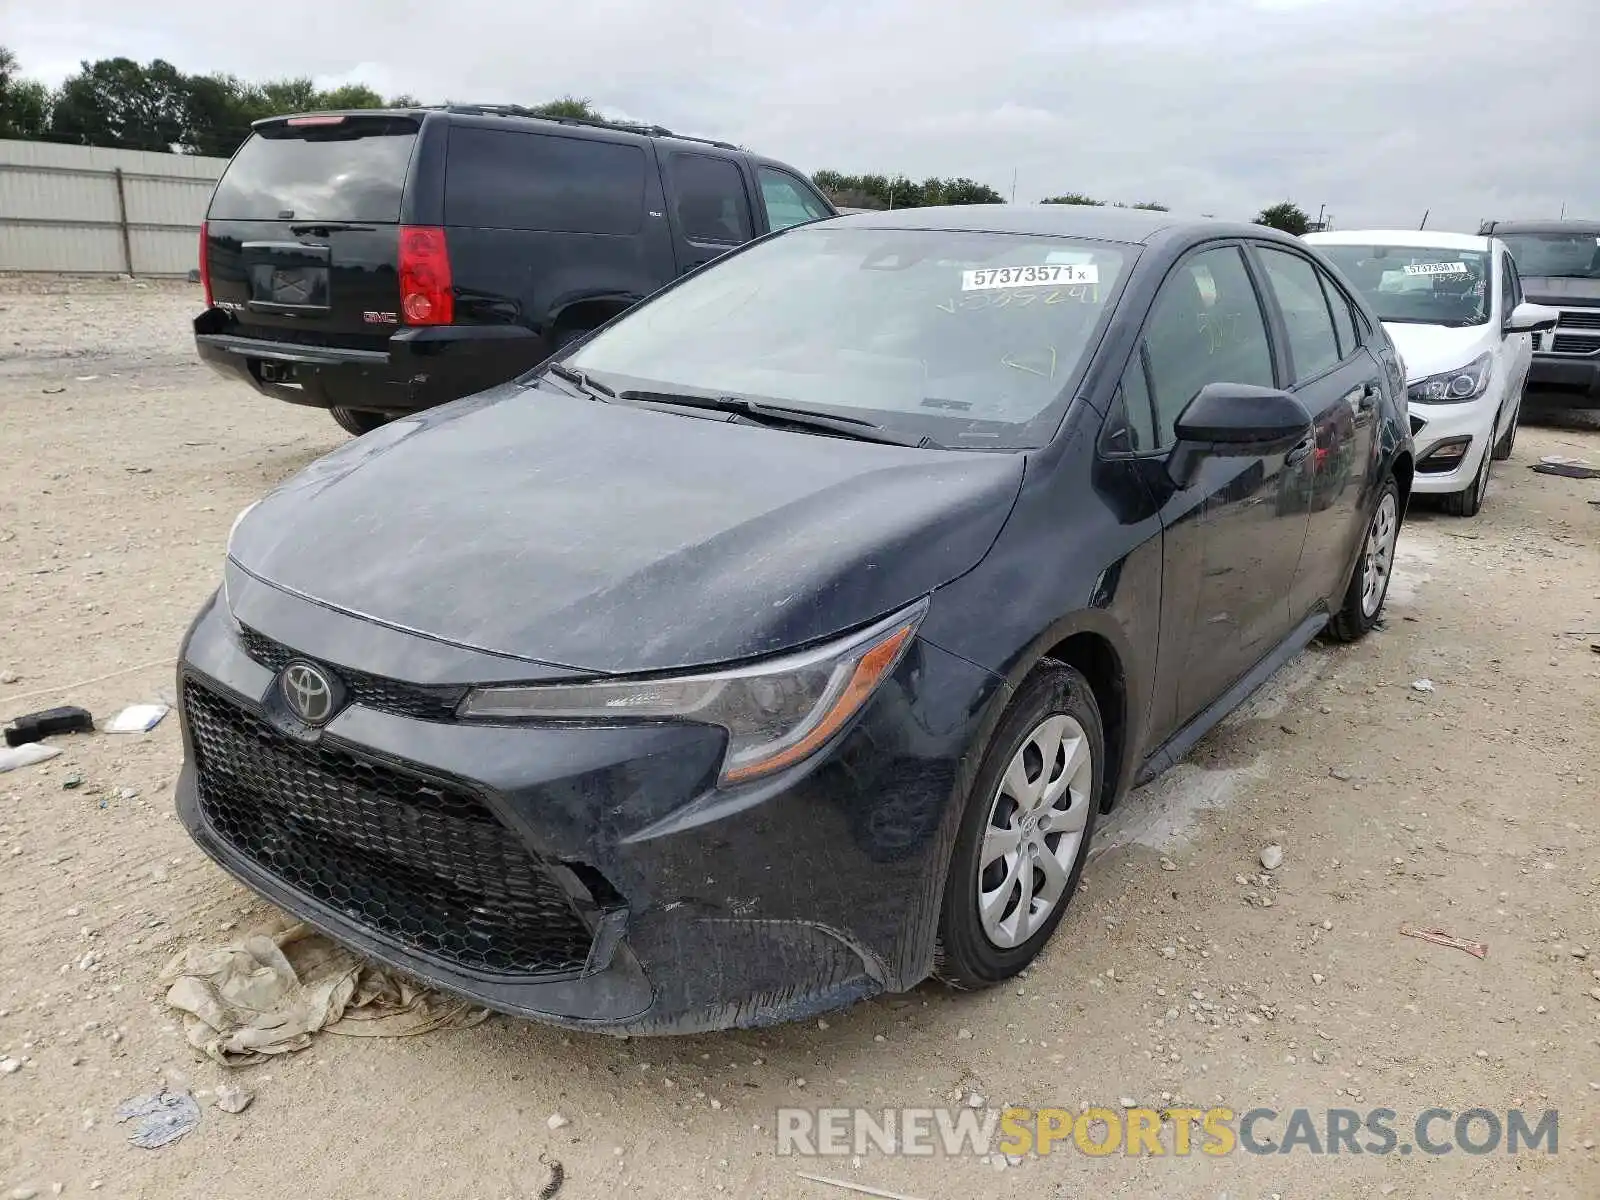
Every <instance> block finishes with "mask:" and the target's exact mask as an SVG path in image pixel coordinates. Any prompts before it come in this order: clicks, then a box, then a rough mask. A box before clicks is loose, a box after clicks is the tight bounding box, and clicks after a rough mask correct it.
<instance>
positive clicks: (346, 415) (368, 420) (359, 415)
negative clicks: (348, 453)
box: [328, 405, 393, 437]
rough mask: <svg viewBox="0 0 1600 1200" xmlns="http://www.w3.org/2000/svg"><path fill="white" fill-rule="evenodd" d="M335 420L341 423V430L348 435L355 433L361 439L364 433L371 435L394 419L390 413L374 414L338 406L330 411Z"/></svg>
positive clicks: (366, 410) (368, 410)
mask: <svg viewBox="0 0 1600 1200" xmlns="http://www.w3.org/2000/svg"><path fill="white" fill-rule="evenodd" d="M328 412H329V413H331V414H332V416H333V419H334V420H335V421H337V422H338V423H339V428H340V429H342V430H344V431H345V432H346V433H353V434H355V436H356V437H360V436H361V435H362V434H363V433H371V432H372V431H373V430H374V429H376V428H378V426H380V425H387V424H388V423H389V422H390V421H391V420H393V418H392V417H390V416H389V414H388V413H381V412H373V411H371V410H370V409H366V408H340V407H338V406H337V405H336V406H334V407H333V408H330V409H329V410H328Z"/></svg>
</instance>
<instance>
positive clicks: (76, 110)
mask: <svg viewBox="0 0 1600 1200" xmlns="http://www.w3.org/2000/svg"><path fill="white" fill-rule="evenodd" d="M81 65H82V70H80V71H79V72H78V73H77V74H76V75H73V76H70V77H69V78H68V79H67V81H66V82H65V83H63V84H62V85H61V90H60V91H59V92H57V93H56V97H55V103H54V104H53V105H52V106H51V110H50V130H49V133H50V137H51V138H52V140H55V141H62V142H72V143H75V144H77V145H82V146H113V147H117V148H119V149H124V150H161V151H170V150H171V149H172V148H173V146H175V145H178V144H179V143H181V142H182V140H183V136H184V122H185V111H184V110H185V96H186V92H187V81H186V80H185V79H184V77H183V75H181V74H180V73H179V71H178V69H177V68H176V67H174V66H173V65H172V64H171V63H169V62H166V61H165V60H163V59H159V58H157V59H153V60H152V61H151V62H150V64H149V65H148V66H141V65H140V64H139V63H136V62H134V61H133V60H132V59H131V58H103V59H101V60H100V61H99V62H95V63H89V62H85V63H83V64H81Z"/></svg>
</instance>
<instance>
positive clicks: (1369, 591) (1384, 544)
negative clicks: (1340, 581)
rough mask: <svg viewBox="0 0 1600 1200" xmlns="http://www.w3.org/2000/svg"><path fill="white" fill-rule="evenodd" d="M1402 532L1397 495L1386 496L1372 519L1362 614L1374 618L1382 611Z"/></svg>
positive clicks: (1363, 567)
mask: <svg viewBox="0 0 1600 1200" xmlns="http://www.w3.org/2000/svg"><path fill="white" fill-rule="evenodd" d="M1399 532H1400V506H1399V504H1398V503H1397V502H1396V500H1395V497H1394V492H1393V491H1389V492H1385V493H1384V496H1383V499H1382V500H1380V501H1378V511H1377V512H1376V513H1374V514H1373V515H1372V527H1371V528H1370V529H1368V531H1367V547H1366V552H1365V553H1364V554H1363V556H1362V563H1361V612H1362V614H1363V615H1364V616H1367V617H1371V616H1372V615H1373V614H1374V613H1376V612H1377V611H1378V609H1380V608H1381V607H1383V597H1384V595H1385V594H1386V593H1387V592H1388V590H1389V573H1390V572H1391V571H1392V570H1393V569H1394V543H1395V537H1396V535H1397V534H1398V533H1399Z"/></svg>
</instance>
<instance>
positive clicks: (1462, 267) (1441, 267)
mask: <svg viewBox="0 0 1600 1200" xmlns="http://www.w3.org/2000/svg"><path fill="white" fill-rule="evenodd" d="M1405 272H1406V274H1407V275H1465V274H1466V273H1467V264H1466V263H1459V262H1454V263H1408V264H1406V268H1405Z"/></svg>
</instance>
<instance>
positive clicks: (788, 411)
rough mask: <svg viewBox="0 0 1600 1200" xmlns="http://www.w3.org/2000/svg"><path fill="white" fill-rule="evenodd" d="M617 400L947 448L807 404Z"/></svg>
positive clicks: (632, 394) (677, 396)
mask: <svg viewBox="0 0 1600 1200" xmlns="http://www.w3.org/2000/svg"><path fill="white" fill-rule="evenodd" d="M617 399H618V400H631V401H634V402H635V403H638V404H662V405H668V406H672V407H677V408H699V409H705V410H707V411H709V412H725V413H732V414H733V415H734V416H739V417H743V418H745V419H746V420H747V421H751V422H754V423H756V424H760V425H774V426H780V427H781V426H784V425H793V426H797V427H799V428H801V429H817V430H822V431H825V432H827V433H836V434H838V435H840V436H841V437H847V438H853V439H855V440H856V441H858V442H879V443H882V444H883V445H885V446H915V447H917V448H919V449H923V450H944V449H947V447H945V446H941V445H940V444H939V443H938V442H936V441H934V440H933V439H932V438H931V437H928V436H927V435H926V434H923V435H920V436H918V435H913V434H909V433H896V432H895V431H893V430H891V429H885V428H884V427H883V426H882V425H874V424H873V423H872V422H871V421H864V420H862V419H861V418H860V417H838V416H833V415H831V414H829V413H819V412H812V411H811V410H810V409H806V408H786V407H785V406H783V405H781V404H763V403H761V402H760V401H757V400H746V399H744V398H743V397H742V396H694V395H688V394H686V393H681V392H645V391H632V390H630V391H624V392H618V393H617Z"/></svg>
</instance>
